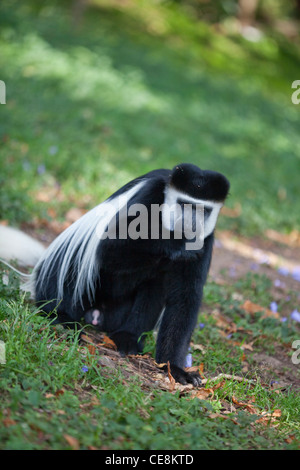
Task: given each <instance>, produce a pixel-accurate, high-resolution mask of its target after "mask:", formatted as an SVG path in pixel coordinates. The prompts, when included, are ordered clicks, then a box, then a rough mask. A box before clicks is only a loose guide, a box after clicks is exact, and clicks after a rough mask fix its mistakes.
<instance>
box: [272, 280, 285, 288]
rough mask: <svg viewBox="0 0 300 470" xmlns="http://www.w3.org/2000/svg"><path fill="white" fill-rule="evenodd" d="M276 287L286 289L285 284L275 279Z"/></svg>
mask: <svg viewBox="0 0 300 470" xmlns="http://www.w3.org/2000/svg"><path fill="white" fill-rule="evenodd" d="M274 286H275V287H282V288H284V287H285V283H284V282H281V280H280V279H275V281H274Z"/></svg>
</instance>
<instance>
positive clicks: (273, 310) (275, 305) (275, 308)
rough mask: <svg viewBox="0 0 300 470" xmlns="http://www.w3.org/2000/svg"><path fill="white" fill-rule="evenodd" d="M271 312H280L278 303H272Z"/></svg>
mask: <svg viewBox="0 0 300 470" xmlns="http://www.w3.org/2000/svg"><path fill="white" fill-rule="evenodd" d="M270 310H272V312H274V313H275V312H277V310H278V305H277V303H276V302H271V303H270Z"/></svg>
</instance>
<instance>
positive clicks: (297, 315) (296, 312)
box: [291, 309, 300, 323]
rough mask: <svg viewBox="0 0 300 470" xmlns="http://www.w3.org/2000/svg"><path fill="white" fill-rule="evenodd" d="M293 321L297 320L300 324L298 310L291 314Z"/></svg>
mask: <svg viewBox="0 0 300 470" xmlns="http://www.w3.org/2000/svg"><path fill="white" fill-rule="evenodd" d="M291 319H292V320H295V321H296V322H298V323H300V312H298V310H297V309H295V310H293V311H292V313H291Z"/></svg>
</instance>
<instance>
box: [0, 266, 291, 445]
mask: <svg viewBox="0 0 300 470" xmlns="http://www.w3.org/2000/svg"><path fill="white" fill-rule="evenodd" d="M11 276H12V275H11ZM11 279H13V276H12V277H11ZM257 280H258V279H257ZM10 286H11V288H10V290H9V292H8V287H7V286H3V285H2V286H1V290H0V294H1V303H0V335H1V339H2V340H3V341H4V342H5V344H6V359H7V362H6V364H2V365H0V367H1V369H0V371H1V374H0V389H1V390H2V392H1V393H2V404H1V411H0V423H1V426H0V437H1V439H0V442H1V444H0V447H1V449H67V448H71V449H74V448H76V449H77V448H80V449H91V448H97V449H103V450H104V449H115V450H117V449H118V450H120V449H131V450H132V449H135V450H136V449H151V450H162V449H173V450H180V449H181V450H189V449H224V448H228V449H270V448H273V449H293V448H295V449H296V448H297V446H298V444H299V439H300V429H299V411H300V402H299V393H297V391H296V390H294V389H292V388H290V387H286V388H282V387H281V388H279V389H277V390H276V389H273V388H272V387H271V386H270V382H269V383H266V381H265V380H266V379H265V378H262V376H261V371H260V370H259V369H257V371H256V372H255V367H253V366H252V367H251V368H250V371H251V373H250V372H249V374H246V377H247V376H248V377H251V378H252V379H253V378H254V379H256V381H255V385H254V386H251V387H250V386H249V384H248V383H247V382H246V381H245V382H241V383H239V382H237V381H235V380H234V379H228V380H225V381H222V379H220V380H219V381H217V382H211V383H210V382H208V383H207V385H206V388H209V387H212V386H214V385H216V383H218V382H219V383H220V382H221V381H222V382H223V383H222V386H221V387H220V388H217V389H216V390H215V392H214V395H213V397H210V398H207V399H204V400H203V399H202V400H199V399H198V398H194V399H191V397H190V396H189V395H188V394H186V395H181V394H180V392H178V391H177V392H174V393H170V392H166V391H161V390H159V389H152V390H149V389H148V390H147V389H145V387H144V385H143V382H142V381H141V380H140V378H138V377H135V376H132V377H131V378H130V379H128V377H127V378H126V377H125V376H124V371H123V369H122V368H120V369H114V371H113V373H112V372H109V371H108V372H107V371H106V373H105V370H103V367H101V366H100V365H99V363H98V355H97V354H91V352H90V350H89V349H88V348H87V347H86V346H83V345H82V344H80V343H79V342H78V335H75V337H73V335H72V334H70V333H69V332H67V331H66V330H63V329H62V328H60V327H56V328H53V327H50V326H49V322H48V320H47V319H46V318H43V317H41V316H40V315H39V314H38V312H37V311H36V309H35V308H34V306H32V305H31V304H30V303H28V301H26V300H25V299H23V300H20V294H19V292H18V290H17V286H16V287H14V284H13V281H12V280H11V283H10ZM231 289H232V287H227V288H226V289H225V288H224V287H223V286H222V287H221V288H220V286H216V285H215V284H214V283H209V284H208V286H207V288H206V290H207V291H208V292H207V296H206V299H207V304H206V305H205V307H204V308H203V312H202V313H201V316H200V317H199V320H200V321H201V323H203V322H205V326H204V327H203V326H202V328H200V329H197V328H196V330H195V333H194V336H193V343H192V349H193V348H195V350H193V359H194V363H195V364H197V363H198V364H200V362H203V363H204V372H205V373H206V371H209V374H210V376H213V375H215V374H216V373H219V372H222V371H226V373H227V374H228V373H229V374H233V375H236V374H237V375H244V374H243V372H242V369H243V367H244V366H245V364H246V362H249V364H251V354H250V353H249V352H248V351H247V359H245V358H242V356H243V355H244V354H245V353H246V350H245V351H243V350H242V349H241V345H242V344H243V343H244V344H245V342H247V341H249V336H250V338H251V339H252V340H253V339H254V340H255V338H257V336H258V334H259V335H269V337H270V338H271V339H272V342H273V344H274V343H276V345H277V347H278V346H279V345H280V344H281V343H282V342H284V341H286V340H287V339H286V338H281V337H280V335H277V333H276V329H275V330H273V333H272V331H270V330H269V329H268V327H267V326H266V325H265V324H264V323H263V321H262V320H261V321H258V322H255V323H254V322H253V319H252V320H251V318H250V317H249V318H247V319H245V318H244V317H243V315H242V312H241V310H239V309H238V308H237V307H235V308H234V309H232V310H233V312H234V318H235V322H236V325H238V326H239V327H241V325H243V329H241V332H238V333H237V335H236V337H235V341H236V342H237V343H238V344H239V345H233V343H232V339H231V340H228V339H227V338H226V337H224V336H223V335H221V334H220V331H221V330H220V329H219V328H218V327H217V326H216V321H215V320H214V317H213V316H212V315H210V316H208V315H207V314H208V311H211V308H212V307H213V306H214V307H215V304H216V301H217V302H218V305H219V308H220V309H221V311H222V312H226V308H227V309H228V302H229V298H230V295H231ZM236 289H237V286H235V291H237V290H236ZM242 291H243V290H242V289H241V290H239V291H238V292H242ZM227 314H228V313H227ZM238 321H240V323H238ZM278 323H279V322H278ZM251 326H253V327H254V332H253V335H252V333H251V332H250V333H249V329H251ZM288 328H289V337H288V340H289V341H290V340H291V339H292V338H294V337H297V334H298V335H299V328H298V330H297V329H296V327H295V326H294V325H289V326H288ZM245 331H247V333H245ZM274 331H275V333H274ZM243 335H246V336H247V338H246V339H245V338H243ZM243 340H244V341H243ZM199 342H200V343H201V345H202V346H203V348H205V350H206V353H205V354H204V355H203V354H201V353H200V352H199V351H197V349H196V347H195V345H196V344H197V343H199ZM240 344H241V345H240ZM260 348H262V350H263V351H264V352H266V351H267V349H266V348H265V346H262V345H261V346H256V345H255V351H256V352H257V351H259V350H260ZM125 367H126V364H125ZM269 374H270V377H269V378H270V381H271V379H273V380H276V379H277V376H276V372H275V371H269ZM253 397H254V399H255V402H254V404H255V410H256V411H257V414H251V413H249V412H247V410H246V409H244V408H243V407H238V406H236V409H234V411H233V412H231V413H228V414H227V415H225V414H223V415H221V413H220V412H221V411H222V410H223V411H224V406H225V405H227V406H228V407H229V406H230V405H233V406H235V405H234V403H236V400H237V401H238V402H246V403H252V404H253ZM278 409H280V410H281V417H280V419H279V420H277V421H276V423H275V424H276V426H275V427H274V423H271V425H266V423H264V424H261V423H259V422H258V420H259V419H260V418H261V413H262V412H269V413H272V412H274V410H278Z"/></svg>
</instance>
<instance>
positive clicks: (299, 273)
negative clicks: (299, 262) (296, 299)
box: [292, 267, 300, 282]
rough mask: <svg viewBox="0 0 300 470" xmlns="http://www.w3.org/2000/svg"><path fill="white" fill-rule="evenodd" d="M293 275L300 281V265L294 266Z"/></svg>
mask: <svg viewBox="0 0 300 470" xmlns="http://www.w3.org/2000/svg"><path fill="white" fill-rule="evenodd" d="M292 277H293V279H295V281H299V282H300V267H297V268H294V269H293V272H292Z"/></svg>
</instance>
